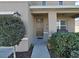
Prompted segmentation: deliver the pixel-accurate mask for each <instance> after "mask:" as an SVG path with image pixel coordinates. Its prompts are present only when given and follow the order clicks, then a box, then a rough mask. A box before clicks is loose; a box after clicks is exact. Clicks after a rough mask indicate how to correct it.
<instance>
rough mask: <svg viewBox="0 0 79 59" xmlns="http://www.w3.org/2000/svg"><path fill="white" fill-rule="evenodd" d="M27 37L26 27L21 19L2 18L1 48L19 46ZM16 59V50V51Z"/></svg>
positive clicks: (0, 27) (0, 21) (12, 17)
mask: <svg viewBox="0 0 79 59" xmlns="http://www.w3.org/2000/svg"><path fill="white" fill-rule="evenodd" d="M24 35H25V27H24V24H23V22H22V21H21V19H20V18H19V17H16V16H12V15H11V16H10V15H8V16H0V46H14V49H15V45H18V44H19V43H20V41H21V39H22V38H23V37H24ZM14 57H15V50H14Z"/></svg>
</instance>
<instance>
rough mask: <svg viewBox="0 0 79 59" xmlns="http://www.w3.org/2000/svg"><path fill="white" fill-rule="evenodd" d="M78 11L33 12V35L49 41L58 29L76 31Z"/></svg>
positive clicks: (35, 37)
mask: <svg viewBox="0 0 79 59" xmlns="http://www.w3.org/2000/svg"><path fill="white" fill-rule="evenodd" d="M76 16H78V13H57V12H54V11H52V12H48V13H41V12H40V13H32V21H33V37H34V39H43V40H45V41H47V39H48V37H50V36H51V35H52V33H55V32H58V31H61V32H62V31H67V32H75V17H76Z"/></svg>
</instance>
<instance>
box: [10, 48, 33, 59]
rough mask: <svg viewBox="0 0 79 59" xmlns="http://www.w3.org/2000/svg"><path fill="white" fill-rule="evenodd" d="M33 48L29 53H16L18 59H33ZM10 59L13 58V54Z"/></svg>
mask: <svg viewBox="0 0 79 59" xmlns="http://www.w3.org/2000/svg"><path fill="white" fill-rule="evenodd" d="M32 50H33V46H32V47H30V48H29V51H25V52H16V58H31V54H32ZM9 58H13V53H12V54H11V55H10V56H9Z"/></svg>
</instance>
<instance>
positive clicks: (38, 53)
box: [31, 39, 50, 58]
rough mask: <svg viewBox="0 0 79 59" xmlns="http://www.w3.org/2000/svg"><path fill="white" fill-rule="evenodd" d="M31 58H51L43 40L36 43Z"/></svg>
mask: <svg viewBox="0 0 79 59" xmlns="http://www.w3.org/2000/svg"><path fill="white" fill-rule="evenodd" d="M31 58H50V55H49V52H48V49H47V46H46V43H45V42H44V41H43V39H37V41H35V44H34V48H33V51H32V55H31Z"/></svg>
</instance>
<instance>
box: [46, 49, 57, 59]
mask: <svg viewBox="0 0 79 59" xmlns="http://www.w3.org/2000/svg"><path fill="white" fill-rule="evenodd" d="M48 51H49V54H50V57H51V58H56V55H55V53H54V51H52V50H51V49H48Z"/></svg>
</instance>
